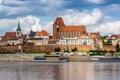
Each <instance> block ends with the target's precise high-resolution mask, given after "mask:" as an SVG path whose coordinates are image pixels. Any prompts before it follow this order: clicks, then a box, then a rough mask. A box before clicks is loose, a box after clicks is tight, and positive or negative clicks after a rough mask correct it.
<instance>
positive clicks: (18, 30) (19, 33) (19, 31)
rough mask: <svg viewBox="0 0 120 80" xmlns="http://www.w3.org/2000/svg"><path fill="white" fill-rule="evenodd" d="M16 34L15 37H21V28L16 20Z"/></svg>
mask: <svg viewBox="0 0 120 80" xmlns="http://www.w3.org/2000/svg"><path fill="white" fill-rule="evenodd" d="M16 36H17V37H21V36H22V33H21V28H20V22H18V26H17V29H16Z"/></svg>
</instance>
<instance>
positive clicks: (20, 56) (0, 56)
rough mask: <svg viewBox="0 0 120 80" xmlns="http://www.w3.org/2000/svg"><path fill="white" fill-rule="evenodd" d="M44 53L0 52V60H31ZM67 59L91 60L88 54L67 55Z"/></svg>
mask: <svg viewBox="0 0 120 80" xmlns="http://www.w3.org/2000/svg"><path fill="white" fill-rule="evenodd" d="M43 55H44V54H0V61H33V60H34V57H35V56H43ZM67 57H68V59H69V61H91V57H90V56H77V55H74V56H67Z"/></svg>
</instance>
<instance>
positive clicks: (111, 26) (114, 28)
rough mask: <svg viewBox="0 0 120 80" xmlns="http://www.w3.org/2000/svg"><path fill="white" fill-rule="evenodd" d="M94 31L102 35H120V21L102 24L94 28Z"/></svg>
mask: <svg viewBox="0 0 120 80" xmlns="http://www.w3.org/2000/svg"><path fill="white" fill-rule="evenodd" d="M94 31H99V32H100V33H102V34H116V33H120V21H112V22H107V23H103V24H101V25H100V26H98V27H96V28H94Z"/></svg>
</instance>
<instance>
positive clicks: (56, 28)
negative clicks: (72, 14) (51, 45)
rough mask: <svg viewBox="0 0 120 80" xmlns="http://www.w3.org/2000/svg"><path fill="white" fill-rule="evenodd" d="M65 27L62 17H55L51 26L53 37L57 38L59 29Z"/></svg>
mask: <svg viewBox="0 0 120 80" xmlns="http://www.w3.org/2000/svg"><path fill="white" fill-rule="evenodd" d="M61 26H65V24H64V22H63V19H62V17H57V18H56V20H55V22H54V24H53V35H54V36H57V35H58V33H59V28H60V27H61Z"/></svg>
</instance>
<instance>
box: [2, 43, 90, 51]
mask: <svg viewBox="0 0 120 80" xmlns="http://www.w3.org/2000/svg"><path fill="white" fill-rule="evenodd" d="M57 47H59V48H60V49H61V51H62V52H63V51H64V48H65V47H68V48H69V50H70V51H71V49H73V48H74V47H76V48H77V49H78V51H89V50H90V49H92V47H91V46H87V45H83V46H78V45H76V46H75V45H69V46H64V45H62V46H59V45H49V46H47V45H46V46H22V49H23V51H24V52H54V49H55V48H57ZM18 51H19V49H18V46H2V47H0V52H18Z"/></svg>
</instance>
